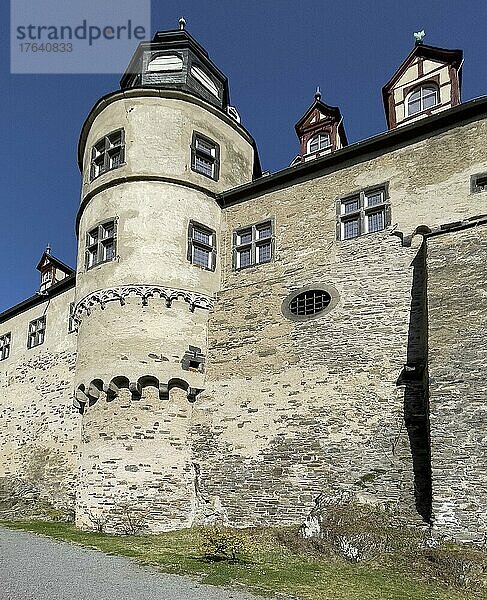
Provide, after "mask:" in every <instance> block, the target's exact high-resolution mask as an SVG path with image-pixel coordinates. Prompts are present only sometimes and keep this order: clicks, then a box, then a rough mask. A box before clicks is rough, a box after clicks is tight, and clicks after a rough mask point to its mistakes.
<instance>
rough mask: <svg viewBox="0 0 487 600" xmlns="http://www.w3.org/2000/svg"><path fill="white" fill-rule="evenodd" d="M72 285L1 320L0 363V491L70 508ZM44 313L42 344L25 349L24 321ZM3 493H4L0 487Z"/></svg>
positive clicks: (76, 424)
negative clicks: (4, 341)
mask: <svg viewBox="0 0 487 600" xmlns="http://www.w3.org/2000/svg"><path fill="white" fill-rule="evenodd" d="M73 299H74V288H71V289H69V290H67V291H65V292H63V293H62V294H59V295H57V296H55V297H52V298H49V299H47V298H46V299H45V300H44V301H43V302H40V303H39V304H37V305H36V306H34V307H32V308H29V309H27V310H26V311H24V312H22V313H20V314H18V315H16V316H14V317H12V318H11V319H9V320H6V321H4V322H2V323H1V324H0V335H2V334H4V333H7V332H11V333H12V345H11V351H10V356H9V358H8V359H6V360H3V361H1V362H0V381H1V385H0V427H1V434H0V480H1V484H2V489H3V490H8V489H9V488H12V490H13V491H15V490H16V489H19V480H20V481H23V482H24V484H25V485H24V486H23V488H24V489H30V490H31V491H32V490H33V493H34V495H39V496H40V497H41V498H44V499H45V500H46V501H48V502H50V503H52V504H54V505H55V506H58V507H63V508H74V482H75V478H76V469H77V453H78V443H79V436H80V425H81V422H80V417H79V415H78V414H77V412H76V411H75V409H74V408H73V388H74V368H75V362H76V334H75V333H71V334H70V333H68V318H69V305H70V302H71V301H72V300H73ZM42 315H46V336H45V341H44V343H43V344H41V345H39V346H37V347H35V348H31V349H27V331H28V324H29V322H30V321H31V320H34V319H36V318H38V317H40V316H42ZM4 493H5V492H4Z"/></svg>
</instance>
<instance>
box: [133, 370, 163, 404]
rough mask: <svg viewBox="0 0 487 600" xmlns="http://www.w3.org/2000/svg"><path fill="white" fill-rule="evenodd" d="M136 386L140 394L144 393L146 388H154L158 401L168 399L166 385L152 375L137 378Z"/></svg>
mask: <svg viewBox="0 0 487 600" xmlns="http://www.w3.org/2000/svg"><path fill="white" fill-rule="evenodd" d="M137 385H138V387H139V389H140V390H141V394H143V393H144V390H145V389H146V388H156V389H157V391H158V395H159V399H160V400H166V399H167V397H168V389H167V385H165V384H163V383H161V382H160V381H159V379H158V378H157V377H155V376H154V375H143V376H142V377H139V379H138V381H137Z"/></svg>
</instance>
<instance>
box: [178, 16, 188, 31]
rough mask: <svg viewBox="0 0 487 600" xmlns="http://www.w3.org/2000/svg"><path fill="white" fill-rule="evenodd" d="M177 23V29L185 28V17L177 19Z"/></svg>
mask: <svg viewBox="0 0 487 600" xmlns="http://www.w3.org/2000/svg"><path fill="white" fill-rule="evenodd" d="M178 23H179V29H181V30H183V29H186V19H185V18H184V17H181V18H180V19H179V21H178Z"/></svg>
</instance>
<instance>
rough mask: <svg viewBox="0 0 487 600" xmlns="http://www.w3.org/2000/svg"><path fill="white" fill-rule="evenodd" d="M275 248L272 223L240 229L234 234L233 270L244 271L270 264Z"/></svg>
mask: <svg viewBox="0 0 487 600" xmlns="http://www.w3.org/2000/svg"><path fill="white" fill-rule="evenodd" d="M273 247H274V239H273V223H272V221H265V222H263V223H257V224H256V225H250V226H249V227H244V228H243V229H238V230H237V231H235V232H234V234H233V268H234V269H243V268H245V267H250V266H252V265H260V264H262V263H266V262H270V261H271V260H272V255H273Z"/></svg>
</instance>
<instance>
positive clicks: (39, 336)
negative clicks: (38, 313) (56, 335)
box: [27, 317, 46, 348]
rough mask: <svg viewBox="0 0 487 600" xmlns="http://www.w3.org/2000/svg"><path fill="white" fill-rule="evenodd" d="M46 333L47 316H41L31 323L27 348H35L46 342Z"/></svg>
mask: <svg viewBox="0 0 487 600" xmlns="http://www.w3.org/2000/svg"><path fill="white" fill-rule="evenodd" d="M45 335H46V317H39V318H38V319H35V320H34V321H31V322H30V323H29V332H28V335H27V348H34V347H35V346H40V345H41V344H43V343H44V338H45Z"/></svg>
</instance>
